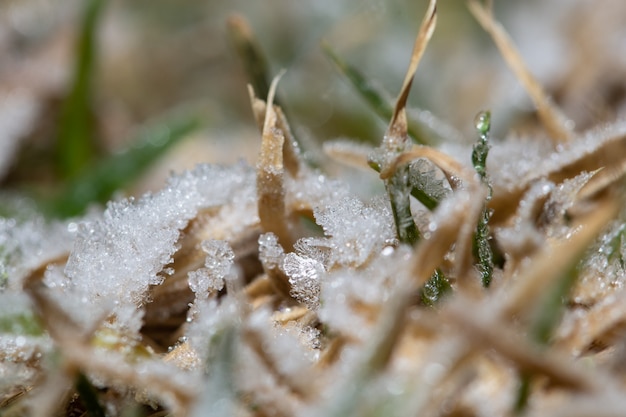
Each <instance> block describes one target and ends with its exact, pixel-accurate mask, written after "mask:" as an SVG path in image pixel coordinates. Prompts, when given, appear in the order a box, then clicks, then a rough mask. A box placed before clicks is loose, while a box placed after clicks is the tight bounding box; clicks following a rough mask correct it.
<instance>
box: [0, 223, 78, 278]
mask: <svg viewBox="0 0 626 417" xmlns="http://www.w3.org/2000/svg"><path fill="white" fill-rule="evenodd" d="M72 238H73V235H72V234H71V233H69V232H68V231H67V228H66V227H65V225H63V224H61V223H46V222H45V221H44V219H43V218H40V217H35V218H33V219H31V220H25V221H18V220H15V219H5V218H0V290H2V289H3V288H11V289H18V288H21V287H22V281H23V279H24V278H25V277H26V276H27V275H28V273H29V272H31V271H33V270H34V269H37V268H38V267H39V266H40V265H42V264H43V263H45V262H48V261H51V260H53V259H56V258H59V257H61V256H63V255H64V254H66V253H68V252H69V250H70V248H71V245H72Z"/></svg>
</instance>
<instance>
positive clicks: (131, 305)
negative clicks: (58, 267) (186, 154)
mask: <svg viewBox="0 0 626 417" xmlns="http://www.w3.org/2000/svg"><path fill="white" fill-rule="evenodd" d="M250 183H252V184H253V183H254V176H253V171H252V170H251V169H250V168H249V167H247V166H246V165H244V164H238V165H234V166H232V167H220V166H215V165H199V166H198V167H197V168H196V169H195V170H193V171H188V172H185V173H183V174H182V175H179V176H174V177H172V178H171V179H170V180H169V183H168V185H167V186H166V187H165V188H164V189H163V190H162V191H160V192H158V193H156V194H147V195H145V196H143V197H142V198H140V199H138V200H134V199H129V200H123V201H120V202H114V203H109V205H108V207H107V210H106V211H105V212H104V214H103V217H102V219H99V220H94V221H89V222H85V223H82V224H80V225H79V227H78V234H77V237H76V241H75V244H74V250H73V251H72V253H71V254H70V257H69V260H68V262H67V266H66V268H65V273H66V275H67V276H68V277H69V278H70V279H71V280H72V284H73V287H74V288H73V289H74V291H75V292H76V294H77V296H78V297H79V298H81V299H86V300H88V302H90V303H93V304H94V305H101V306H106V305H107V304H110V305H115V306H116V307H115V314H116V316H117V320H118V322H119V323H120V324H125V325H128V326H130V327H132V328H136V329H138V327H139V324H138V323H137V321H136V320H137V316H136V314H135V313H134V311H135V310H136V309H137V308H138V307H140V306H141V305H142V304H143V303H144V302H145V297H146V295H147V291H148V289H149V287H150V286H151V285H158V284H160V283H161V282H162V280H163V278H162V277H161V276H160V275H159V273H160V272H161V271H162V269H163V268H164V266H165V265H167V264H169V263H170V262H172V255H173V254H174V253H175V252H176V250H177V241H178V238H179V235H180V231H181V230H182V229H183V228H184V227H186V226H187V223H188V222H189V220H190V219H192V218H194V217H195V216H196V215H197V213H198V211H199V210H200V209H205V208H210V207H215V206H222V205H224V204H226V203H229V202H230V201H231V200H232V199H233V196H234V195H236V194H237V193H238V192H240V191H241V190H242V189H243V190H246V189H249V188H250V187H249V185H248V184H250ZM104 308H109V307H104ZM100 314H102V312H96V317H94V318H99V317H98V316H99V315H100ZM130 322H133V324H132V325H130V324H131V323H130Z"/></svg>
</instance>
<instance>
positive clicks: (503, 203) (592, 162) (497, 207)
mask: <svg viewBox="0 0 626 417" xmlns="http://www.w3.org/2000/svg"><path fill="white" fill-rule="evenodd" d="M589 134H590V135H592V136H591V137H594V138H595V137H597V141H595V143H593V144H591V145H590V147H589V149H587V150H585V151H584V152H580V153H579V154H578V155H576V156H575V157H572V158H568V159H567V160H563V161H562V162H561V163H559V164H558V165H557V166H556V167H554V168H551V169H549V170H543V171H542V170H538V171H537V173H536V174H535V175H533V176H532V177H530V178H528V179H527V180H525V181H520V182H519V184H516V185H514V186H513V187H511V188H510V189H508V190H506V191H504V192H498V193H494V195H493V198H492V199H491V201H490V202H489V207H490V208H491V209H493V210H494V214H493V217H492V223H494V224H497V223H503V222H505V221H506V220H507V219H508V218H509V216H511V215H512V214H513V213H514V212H515V210H516V209H517V207H518V206H519V202H520V200H521V199H522V198H523V196H524V193H525V192H526V191H528V189H529V187H530V184H531V183H532V182H533V181H536V180H538V179H539V178H546V179H548V180H550V181H552V182H554V183H561V182H563V181H565V180H567V179H569V178H574V177H575V176H577V175H578V174H580V173H581V172H583V171H587V172H593V171H597V170H599V169H602V170H603V171H605V170H606V171H607V172H606V173H603V174H602V176H605V175H606V177H604V179H597V180H596V179H594V180H592V181H590V185H589V188H588V187H585V190H584V192H583V195H590V194H594V193H597V192H598V191H600V190H601V189H602V187H603V186H604V185H610V184H611V183H612V182H614V181H616V180H617V179H619V178H620V175H619V173H621V172H623V170H624V165H625V164H626V134H624V132H623V129H622V130H620V131H618V132H608V136H607V133H605V132H603V131H602V130H599V131H596V132H590V133H589ZM551 157H554V156H551ZM596 181H598V182H596ZM592 190H593V192H592Z"/></svg>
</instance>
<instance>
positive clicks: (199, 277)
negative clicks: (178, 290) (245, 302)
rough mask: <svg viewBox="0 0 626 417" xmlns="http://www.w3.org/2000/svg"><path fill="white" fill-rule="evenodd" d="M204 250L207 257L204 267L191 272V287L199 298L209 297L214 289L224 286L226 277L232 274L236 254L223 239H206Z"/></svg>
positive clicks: (217, 289)
mask: <svg viewBox="0 0 626 417" xmlns="http://www.w3.org/2000/svg"><path fill="white" fill-rule="evenodd" d="M202 250H203V251H204V252H206V254H207V257H206V261H205V263H204V266H205V267H204V268H200V269H199V270H197V271H191V272H189V288H191V291H193V292H194V293H195V294H196V298H197V299H201V298H207V297H208V296H209V294H210V293H211V292H212V291H220V290H221V289H222V288H224V279H227V278H228V276H229V275H230V274H231V268H232V266H233V263H234V260H235V254H234V253H233V250H232V249H231V248H230V245H229V244H228V243H227V242H225V241H223V240H205V241H203V242H202Z"/></svg>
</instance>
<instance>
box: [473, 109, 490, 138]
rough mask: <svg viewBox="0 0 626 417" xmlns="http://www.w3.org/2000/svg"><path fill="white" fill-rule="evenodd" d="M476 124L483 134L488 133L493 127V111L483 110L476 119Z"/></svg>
mask: <svg viewBox="0 0 626 417" xmlns="http://www.w3.org/2000/svg"><path fill="white" fill-rule="evenodd" d="M474 125H475V126H476V129H477V130H478V132H479V133H480V134H481V135H486V134H487V133H489V129H491V112H489V111H481V112H480V113H478V114H477V115H476V118H475V119H474Z"/></svg>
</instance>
